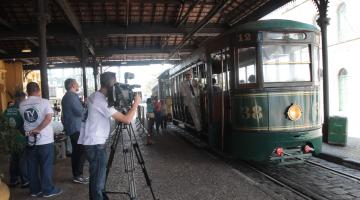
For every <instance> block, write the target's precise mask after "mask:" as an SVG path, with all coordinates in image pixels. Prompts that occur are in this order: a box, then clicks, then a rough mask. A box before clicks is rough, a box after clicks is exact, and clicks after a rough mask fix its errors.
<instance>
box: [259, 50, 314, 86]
mask: <svg viewBox="0 0 360 200" xmlns="http://www.w3.org/2000/svg"><path fill="white" fill-rule="evenodd" d="M262 60H263V74H264V82H296V81H310V80H311V73H310V48H309V46H308V45H264V46H263V48H262Z"/></svg>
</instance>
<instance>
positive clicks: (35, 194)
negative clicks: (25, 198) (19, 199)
mask: <svg viewBox="0 0 360 200" xmlns="http://www.w3.org/2000/svg"><path fill="white" fill-rule="evenodd" d="M41 195H42V192H38V193H33V194H30V196H32V197H40V196H41Z"/></svg>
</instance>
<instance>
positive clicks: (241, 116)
mask: <svg viewBox="0 0 360 200" xmlns="http://www.w3.org/2000/svg"><path fill="white" fill-rule="evenodd" d="M232 108H233V112H232V114H233V117H232V121H233V128H234V129H237V130H253V131H264V130H260V129H259V128H261V129H263V128H265V131H267V127H268V121H269V119H268V117H269V114H268V110H269V109H268V99H267V94H245V95H235V96H234V97H233V99H232Z"/></svg>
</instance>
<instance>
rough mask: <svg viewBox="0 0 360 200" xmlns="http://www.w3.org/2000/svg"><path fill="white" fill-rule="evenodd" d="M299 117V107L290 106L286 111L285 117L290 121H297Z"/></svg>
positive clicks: (296, 105)
mask: <svg viewBox="0 0 360 200" xmlns="http://www.w3.org/2000/svg"><path fill="white" fill-rule="evenodd" d="M301 115H302V111H301V107H300V105H298V104H292V105H291V106H290V107H289V109H288V111H287V116H288V117H289V119H290V120H291V121H296V120H299V119H300V118H301Z"/></svg>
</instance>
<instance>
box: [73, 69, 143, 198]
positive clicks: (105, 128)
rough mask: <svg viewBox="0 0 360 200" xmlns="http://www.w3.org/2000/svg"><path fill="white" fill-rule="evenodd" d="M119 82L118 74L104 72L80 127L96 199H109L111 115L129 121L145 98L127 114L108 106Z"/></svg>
mask: <svg viewBox="0 0 360 200" xmlns="http://www.w3.org/2000/svg"><path fill="white" fill-rule="evenodd" d="M115 83H116V76H115V73H112V72H105V73H103V74H101V75H100V85H101V88H100V90H98V91H96V92H94V93H93V94H91V95H90V96H89V98H88V99H87V106H88V107H87V111H86V112H85V115H84V119H83V122H82V124H81V129H80V137H79V140H78V143H79V144H83V145H84V147H85V156H86V158H87V160H88V161H89V164H90V166H89V171H90V187H89V197H90V199H92V200H103V199H108V197H107V196H106V194H105V191H104V189H105V172H106V162H107V156H106V146H105V142H106V140H107V139H108V137H109V133H110V118H111V117H112V118H114V119H115V120H117V121H119V122H123V123H126V124H129V123H130V122H131V121H132V119H133V117H134V115H135V113H136V109H137V107H138V105H139V103H140V101H141V99H140V97H139V96H136V97H135V100H134V103H133V105H132V107H131V109H130V111H129V112H128V113H127V114H125V115H124V114H122V113H121V112H118V111H117V110H116V109H115V108H114V107H108V102H107V95H108V92H109V91H111V88H112V87H113V86H114V84H115Z"/></svg>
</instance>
